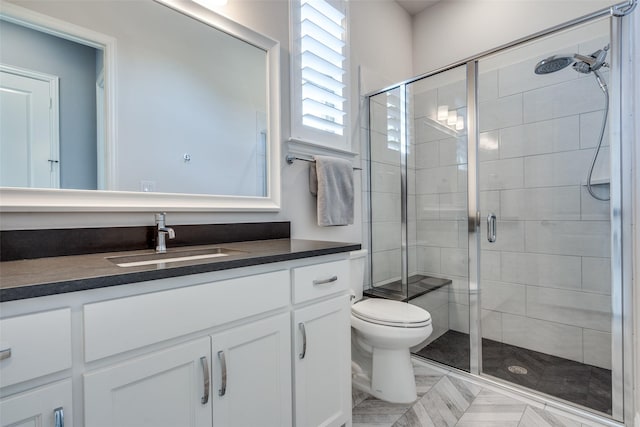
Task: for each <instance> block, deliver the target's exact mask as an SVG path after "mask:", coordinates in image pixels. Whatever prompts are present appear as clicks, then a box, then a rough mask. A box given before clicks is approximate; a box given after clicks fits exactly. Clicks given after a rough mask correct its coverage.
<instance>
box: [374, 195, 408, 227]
mask: <svg viewBox="0 0 640 427" xmlns="http://www.w3.org/2000/svg"><path fill="white" fill-rule="evenodd" d="M400 199H401V197H400V194H399V193H377V192H373V193H371V207H372V211H371V220H372V221H373V222H383V221H396V222H398V223H399V222H400V221H401V217H400Z"/></svg>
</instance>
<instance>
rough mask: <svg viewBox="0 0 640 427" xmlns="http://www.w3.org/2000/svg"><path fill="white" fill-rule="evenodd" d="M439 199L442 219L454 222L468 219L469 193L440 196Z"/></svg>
mask: <svg viewBox="0 0 640 427" xmlns="http://www.w3.org/2000/svg"><path fill="white" fill-rule="evenodd" d="M438 199H439V200H438V204H439V210H440V218H441V219H446V220H454V219H466V218H467V216H468V211H467V193H449V194H440V195H439V196H438Z"/></svg>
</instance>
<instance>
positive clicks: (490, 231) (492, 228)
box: [487, 213, 497, 243]
mask: <svg viewBox="0 0 640 427" xmlns="http://www.w3.org/2000/svg"><path fill="white" fill-rule="evenodd" d="M496 233H497V227H496V214H494V213H490V214H489V215H488V216H487V240H488V241H489V243H493V242H495V241H496Z"/></svg>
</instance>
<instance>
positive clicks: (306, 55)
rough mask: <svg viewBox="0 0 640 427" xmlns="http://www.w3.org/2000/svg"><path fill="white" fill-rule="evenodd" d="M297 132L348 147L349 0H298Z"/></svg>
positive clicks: (294, 128) (293, 6) (295, 22)
mask: <svg viewBox="0 0 640 427" xmlns="http://www.w3.org/2000/svg"><path fill="white" fill-rule="evenodd" d="M290 5H291V6H290V7H291V16H292V19H291V22H292V26H293V28H292V37H291V39H292V40H293V43H292V52H293V53H294V54H293V55H292V58H293V60H292V73H291V76H292V82H291V86H292V91H291V92H292V123H291V129H292V138H293V139H301V140H305V141H310V142H314V143H318V144H321V145H330V146H334V147H340V148H344V146H345V145H346V141H347V139H346V136H347V134H348V122H347V105H348V103H347V93H348V86H347V82H348V69H347V63H348V61H347V27H346V21H347V18H346V2H344V1H339V0H338V1H334V0H292V1H291V3H290Z"/></svg>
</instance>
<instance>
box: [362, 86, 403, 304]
mask: <svg viewBox="0 0 640 427" xmlns="http://www.w3.org/2000/svg"><path fill="white" fill-rule="evenodd" d="M401 90H403V87H397V88H394V89H390V90H388V91H386V92H383V93H380V94H378V95H375V96H372V97H370V98H369V112H370V129H369V131H370V137H369V138H370V144H369V156H370V159H371V161H370V163H369V165H370V166H369V167H370V170H369V173H370V197H369V201H370V212H369V220H370V224H369V225H370V227H371V250H370V252H371V255H370V261H371V262H370V283H371V286H370V288H369V289H366V290H365V294H367V295H369V296H377V297H383V298H392V299H398V300H404V299H405V298H406V294H407V293H406V285H405V286H403V283H402V247H403V242H402V234H403V231H402V228H403V227H404V223H403V219H402V209H401V208H402V191H401V190H402V175H403V173H404V172H403V171H404V163H405V160H404V158H403V150H402V143H403V140H404V139H403V137H402V133H401V131H402V118H403V116H402V115H403V113H404V111H403V110H404V109H403V108H401V99H402V98H403V96H401V95H402V93H401Z"/></svg>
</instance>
